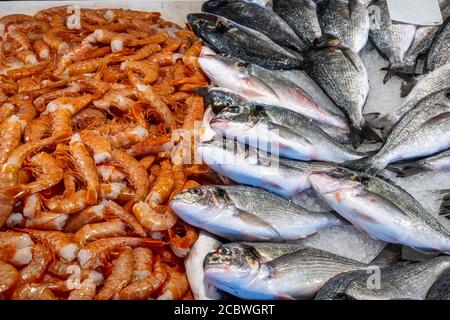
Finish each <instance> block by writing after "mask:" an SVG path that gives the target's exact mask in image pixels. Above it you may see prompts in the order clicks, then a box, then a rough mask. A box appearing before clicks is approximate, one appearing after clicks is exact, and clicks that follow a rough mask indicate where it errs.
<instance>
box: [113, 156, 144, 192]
mask: <svg viewBox="0 0 450 320" xmlns="http://www.w3.org/2000/svg"><path fill="white" fill-rule="evenodd" d="M112 164H113V165H115V166H116V167H118V168H119V169H120V170H121V171H122V172H124V173H125V175H126V176H127V179H128V181H129V183H130V185H131V186H133V187H134V189H135V192H136V193H135V200H136V201H142V200H144V199H145V197H146V196H147V194H148V192H149V190H150V182H149V179H148V174H147V171H146V170H145V168H144V167H143V166H142V165H141V163H140V162H139V161H138V160H136V159H135V158H133V157H132V156H130V155H129V154H128V153H126V152H125V151H122V150H120V149H113V150H112Z"/></svg>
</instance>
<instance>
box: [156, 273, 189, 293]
mask: <svg viewBox="0 0 450 320" xmlns="http://www.w3.org/2000/svg"><path fill="white" fill-rule="evenodd" d="M168 274H169V279H168V280H167V282H166V283H165V284H164V285H163V287H162V290H161V294H160V296H159V297H158V300H178V299H181V298H182V297H183V296H184V295H185V294H186V292H187V291H188V290H189V283H188V280H187V278H186V274H184V273H180V272H178V271H175V270H173V269H171V268H168Z"/></svg>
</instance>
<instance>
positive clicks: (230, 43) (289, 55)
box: [187, 13, 302, 70]
mask: <svg viewBox="0 0 450 320" xmlns="http://www.w3.org/2000/svg"><path fill="white" fill-rule="evenodd" d="M187 20H188V22H189V24H190V26H191V27H192V30H193V31H194V33H195V34H196V35H197V36H198V37H199V38H201V39H203V40H204V41H205V42H206V43H207V44H209V45H210V46H211V47H212V48H213V49H214V50H215V51H217V52H220V53H222V54H226V55H230V56H232V57H235V58H238V59H241V60H244V61H246V62H250V63H254V64H257V65H260V66H262V67H265V68H269V69H277V70H289V69H299V68H300V67H301V65H302V57H301V56H300V54H297V53H294V51H292V50H288V49H285V48H283V47H281V46H280V45H278V44H276V43H275V42H273V41H272V40H270V39H269V37H267V36H265V35H263V34H262V33H260V32H258V31H255V30H252V29H250V28H247V27H244V26H242V25H240V24H237V23H235V22H233V21H230V20H228V19H226V18H223V17H219V16H216V15H213V14H209V13H190V14H188V15H187Z"/></svg>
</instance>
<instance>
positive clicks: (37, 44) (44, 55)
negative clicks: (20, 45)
mask: <svg viewBox="0 0 450 320" xmlns="http://www.w3.org/2000/svg"><path fill="white" fill-rule="evenodd" d="M33 50H34V52H35V53H36V54H37V55H38V57H39V59H41V60H46V59H48V58H49V57H50V48H49V47H48V46H47V44H46V43H45V42H44V40H42V39H36V40H35V41H34V42H33Z"/></svg>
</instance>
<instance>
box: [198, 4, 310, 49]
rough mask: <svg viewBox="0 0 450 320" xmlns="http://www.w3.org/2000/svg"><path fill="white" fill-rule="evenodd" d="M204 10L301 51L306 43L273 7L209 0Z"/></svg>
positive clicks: (203, 6) (203, 7) (203, 5)
mask: <svg viewBox="0 0 450 320" xmlns="http://www.w3.org/2000/svg"><path fill="white" fill-rule="evenodd" d="M202 12H207V13H212V14H215V15H218V16H221V17H224V18H227V19H229V20H231V21H234V22H236V23H238V24H240V25H242V26H245V27H247V28H250V29H253V30H256V31H259V32H261V33H262V34H264V35H266V36H267V37H269V38H270V39H271V40H272V41H274V42H275V43H277V44H279V45H282V46H285V47H289V48H291V49H294V50H297V51H298V52H301V51H303V50H304V49H305V47H306V45H305V43H304V42H303V41H302V40H301V39H300V38H299V37H298V36H297V34H296V33H295V32H294V31H293V30H292V29H291V27H290V26H289V25H288V24H287V23H286V21H284V20H283V19H282V18H281V17H280V16H279V15H277V14H276V13H275V12H274V11H272V10H271V9H268V8H265V7H262V6H260V5H258V4H254V3H249V2H247V1H245V0H244V1H242V0H208V1H206V2H204V3H203V4H202Z"/></svg>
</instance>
